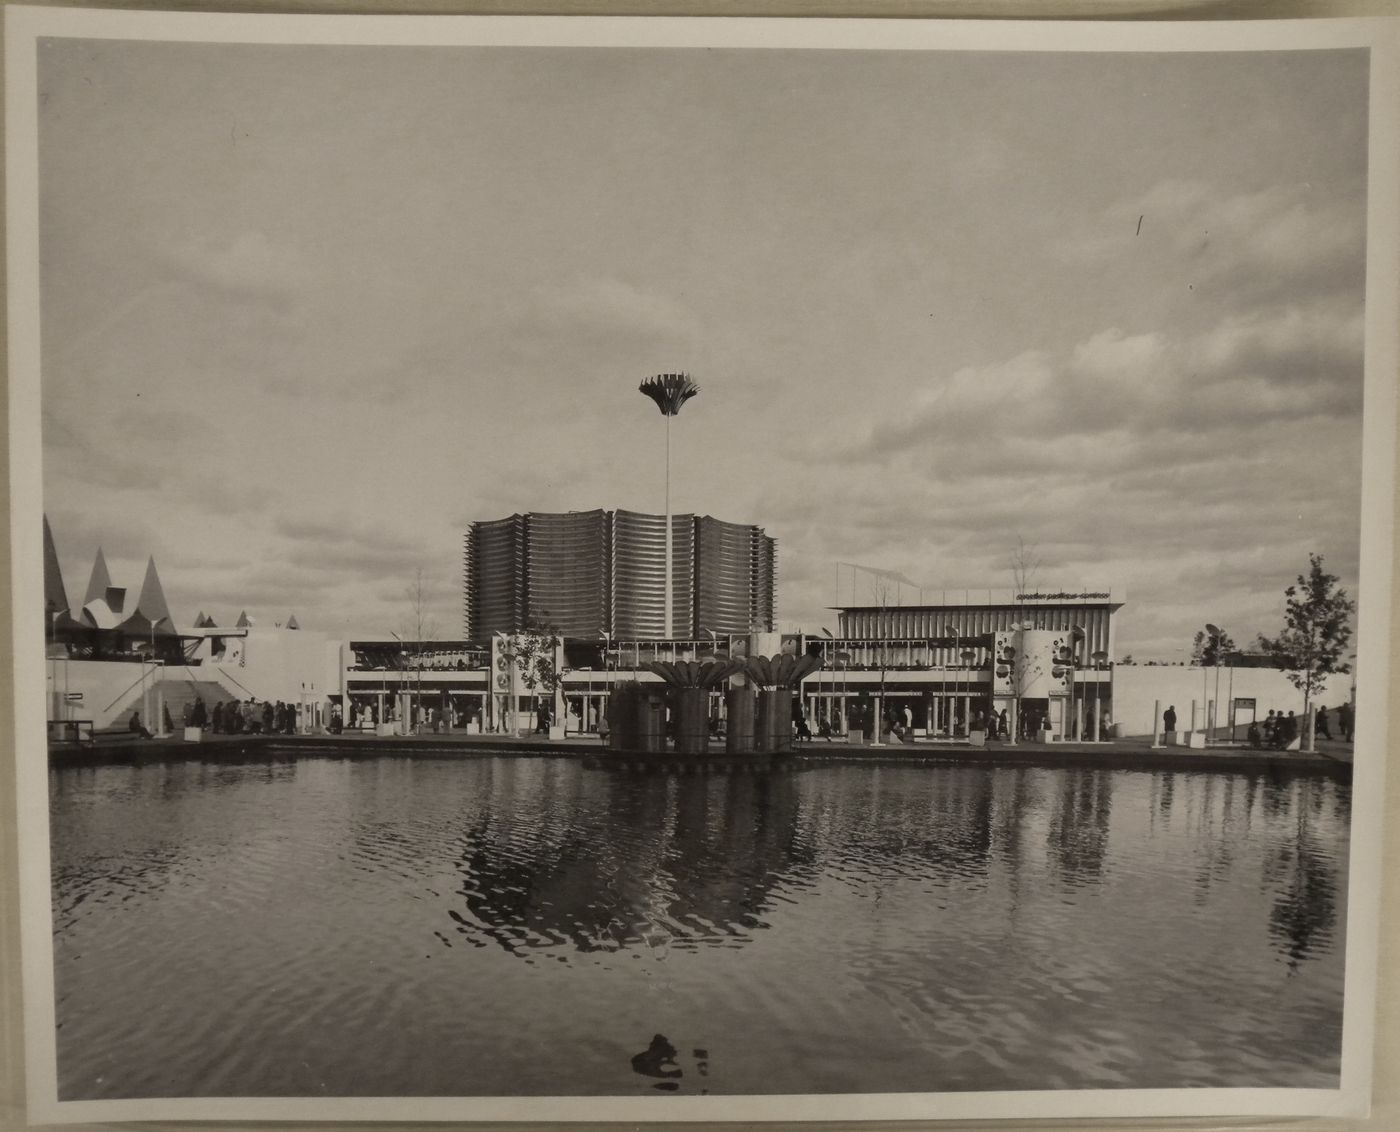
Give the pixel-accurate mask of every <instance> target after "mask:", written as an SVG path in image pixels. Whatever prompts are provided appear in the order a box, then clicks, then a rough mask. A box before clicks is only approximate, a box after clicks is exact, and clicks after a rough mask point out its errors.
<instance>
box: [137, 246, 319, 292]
mask: <svg viewBox="0 0 1400 1132" xmlns="http://www.w3.org/2000/svg"><path fill="white" fill-rule="evenodd" d="M156 254H157V259H158V261H159V262H160V263H162V264H163V265H164V266H165V267H166V269H167V270H168V271H169V272H170V273H171V274H173V275H175V276H176V277H178V278H179V279H181V280H182V281H183V282H184V283H185V284H186V285H197V286H204V287H208V288H210V289H212V290H214V291H217V292H219V293H220V294H221V295H222V296H223V297H224V298H240V299H249V298H253V299H260V300H264V301H266V302H270V303H281V302H285V301H286V300H287V299H288V298H289V297H291V296H292V295H293V294H295V293H296V292H297V291H298V289H299V288H301V287H303V286H305V285H306V283H307V280H308V272H307V270H306V267H305V264H304V262H303V260H302V257H301V256H300V255H299V253H298V252H297V250H296V249H295V248H294V247H292V246H291V245H290V244H289V243H287V242H285V241H281V240H274V238H273V237H271V236H269V235H268V234H267V233H266V232H261V231H256V230H244V231H241V232H236V233H234V234H232V235H231V236H223V235H219V236H216V235H211V234H208V233H199V234H189V235H185V236H183V237H177V238H171V239H167V240H166V241H165V243H164V244H163V245H162V246H161V247H160V248H159V249H158V251H157V253H156Z"/></svg>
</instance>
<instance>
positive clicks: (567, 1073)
mask: <svg viewBox="0 0 1400 1132" xmlns="http://www.w3.org/2000/svg"><path fill="white" fill-rule="evenodd" d="M51 787H52V799H53V801H52V822H53V843H54V850H53V878H54V914H55V933H54V958H55V969H56V982H57V1011H58V1024H59V1030H58V1053H59V1083H60V1096H61V1097H62V1098H63V1099H79V1098H116V1097H153V1096H272V1095H277V1096H283V1095H300V1096H321V1095H330V1096H338V1095H339V1096H354V1095H402V1096H414V1095H419V1096H422V1095H446V1096H470V1095H499V1094H592V1095H608V1094H611V1095H636V1094H655V1093H656V1092H658V1091H662V1092H665V1091H672V1092H678V1093H700V1092H710V1093H715V1094H720V1093H802V1092H870V1091H878V1092H907V1091H919V1092H924V1091H952V1090H980V1089H1055V1088H1120V1087H1135V1088H1148V1087H1178V1086H1197V1085H1210V1086H1302V1087H1335V1086H1336V1084H1337V1074H1338V1069H1339V1054H1340V1042H1341V1016H1342V952H1343V927H1344V919H1345V896H1346V881H1347V873H1346V850H1347V828H1348V823H1349V812H1348V808H1349V797H1348V788H1347V787H1345V786H1341V785H1338V784H1336V783H1333V782H1330V781H1326V780H1321V779H1302V778H1299V779H1290V780H1285V781H1282V782H1273V781H1270V780H1268V779H1266V778H1261V777H1252V776H1243V775H1241V776H1230V775H1206V774H1177V775H1172V774H1160V773H1139V772H1124V771H1106V770H1078V769H1065V770H1037V769H1020V768H984V767H975V766H968V767H926V766H923V767H914V766H910V767H888V766H886V767H876V766H868V765H817V766H811V767H806V768H803V769H796V770H788V771H784V772H774V773H771V774H755V773H747V774H733V775H706V774H689V775H681V776H677V775H674V774H664V773H656V772H652V773H627V772H619V771H616V770H604V769H592V768H588V767H585V766H583V765H582V764H580V763H579V762H576V761H570V760H563V759H558V760H556V759H487V760H479V761H451V762H447V761H422V762H414V761H408V760H402V759H393V758H387V757H386V758H369V759H357V760H353V761H349V760H329V759H326V760H319V759H313V760H307V761H303V762H277V763H254V764H247V765H235V766H221V765H213V764H201V763H195V762H191V763H176V764H171V765H154V766H144V767H102V768H92V769H64V770H58V771H55V772H53V774H52V776H51Z"/></svg>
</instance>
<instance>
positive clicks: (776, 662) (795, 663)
mask: <svg viewBox="0 0 1400 1132" xmlns="http://www.w3.org/2000/svg"><path fill="white" fill-rule="evenodd" d="M743 663H744V674H745V675H746V676H748V678H749V679H750V680H752V681H753V682H754V683H755V684H757V685H758V686H759V687H760V688H796V687H797V685H798V684H800V683H802V681H803V680H804V679H805V678H806V677H808V676H810V675H811V674H812V673H813V672H815V671H817V669H819V668H820V667H821V666H822V658H821V657H819V656H813V655H812V654H811V653H807V654H805V655H803V656H794V655H793V654H792V653H783V654H781V655H780V656H750V657H745V658H744V662H743Z"/></svg>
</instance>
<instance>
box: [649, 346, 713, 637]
mask: <svg viewBox="0 0 1400 1132" xmlns="http://www.w3.org/2000/svg"><path fill="white" fill-rule="evenodd" d="M637 388H638V389H640V390H641V392H643V393H645V394H646V395H647V396H648V397H650V398H651V399H652V400H653V401H655V402H656V407H657V408H658V409H660V410H661V415H662V416H664V417H665V418H666V579H665V582H666V584H665V589H664V594H665V597H664V600H663V606H662V608H663V618H664V623H665V624H664V630H665V632H664V635H665V636H666V637H667V638H673V637H674V636H675V620H674V609H673V606H674V600H673V590H674V582H675V579H674V578H673V576H672V537H671V418H672V417H674V416H675V415H676V414H677V413H679V412H680V411H681V406H682V405H684V404H685V403H686V402H687V401H689V400H690V399H691V398H692V397H694V396H695V395H696V394H697V393H699V392H700V387H699V386H698V385H696V384H695V382H693V381H691V380H690V378H689V376H688V375H686V374H683V373H662V374H657V375H656V376H655V377H649V378H647V379H646V380H645V381H643V382H642V383H641V385H639V386H638V387H637Z"/></svg>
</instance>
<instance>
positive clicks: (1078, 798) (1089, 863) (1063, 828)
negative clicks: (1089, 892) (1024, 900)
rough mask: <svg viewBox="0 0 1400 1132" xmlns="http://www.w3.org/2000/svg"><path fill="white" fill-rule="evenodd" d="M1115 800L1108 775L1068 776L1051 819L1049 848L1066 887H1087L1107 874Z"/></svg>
mask: <svg viewBox="0 0 1400 1132" xmlns="http://www.w3.org/2000/svg"><path fill="white" fill-rule="evenodd" d="M1112 796H1113V780H1112V778H1111V777H1110V775H1109V773H1108V772H1107V771H1103V770H1069V771H1066V772H1064V774H1063V776H1062V779H1061V784H1060V790H1059V794H1058V796H1057V797H1056V799H1055V810H1054V813H1053V815H1052V816H1051V819H1050V834H1049V848H1050V859H1051V861H1052V862H1053V864H1054V866H1055V868H1056V871H1057V872H1058V873H1059V875H1060V879H1061V880H1062V881H1064V882H1065V883H1068V884H1084V883H1088V882H1090V881H1095V880H1097V879H1098V878H1099V877H1100V876H1101V875H1102V874H1103V869H1104V857H1105V855H1106V854H1107V852H1108V827H1109V814H1110V812H1111V809H1112V807H1111V799H1112Z"/></svg>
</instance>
